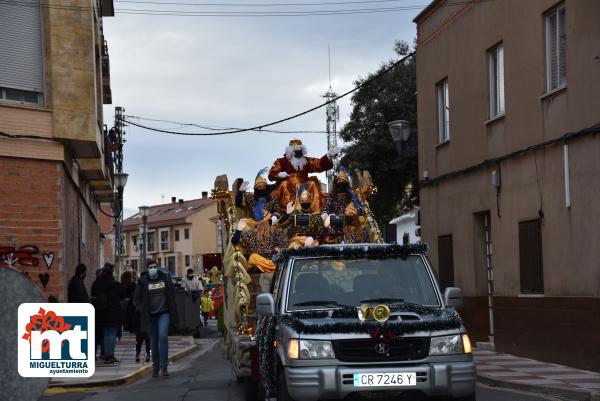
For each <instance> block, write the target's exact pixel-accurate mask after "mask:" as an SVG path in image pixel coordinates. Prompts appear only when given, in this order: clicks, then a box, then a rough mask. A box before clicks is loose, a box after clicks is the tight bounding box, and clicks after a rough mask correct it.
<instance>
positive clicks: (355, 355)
mask: <svg viewBox="0 0 600 401" xmlns="http://www.w3.org/2000/svg"><path fill="white" fill-rule="evenodd" d="M380 343H383V344H385V342H383V341H381V342H380V341H374V340H372V339H360V340H336V341H333V350H334V351H335V356H336V358H337V359H338V360H339V361H341V362H386V361H415V360H420V359H424V358H426V357H427V355H429V338H428V337H408V338H403V337H400V338H397V339H396V340H395V341H394V342H392V343H390V344H386V345H388V346H389V351H388V352H387V353H379V352H377V351H376V347H377V345H378V344H380Z"/></svg>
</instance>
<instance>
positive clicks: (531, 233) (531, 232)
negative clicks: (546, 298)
mask: <svg viewBox="0 0 600 401" xmlns="http://www.w3.org/2000/svg"><path fill="white" fill-rule="evenodd" d="M519 266H520V269H521V293H522V294H543V293H544V267H543V263H542V225H541V221H540V220H539V219H536V220H530V221H523V222H521V223H519Z"/></svg>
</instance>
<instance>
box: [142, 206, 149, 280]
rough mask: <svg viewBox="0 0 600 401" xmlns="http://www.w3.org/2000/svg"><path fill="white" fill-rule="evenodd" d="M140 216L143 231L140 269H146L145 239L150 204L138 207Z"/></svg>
mask: <svg viewBox="0 0 600 401" xmlns="http://www.w3.org/2000/svg"><path fill="white" fill-rule="evenodd" d="M139 211H140V216H142V226H143V230H144V232H143V233H142V248H143V249H142V268H141V269H140V270H141V271H144V269H146V241H147V235H146V234H147V233H148V224H147V222H148V216H149V215H150V206H140V207H139Z"/></svg>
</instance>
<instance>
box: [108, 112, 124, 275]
mask: <svg viewBox="0 0 600 401" xmlns="http://www.w3.org/2000/svg"><path fill="white" fill-rule="evenodd" d="M124 112H125V109H124V108H122V107H119V106H117V107H115V125H114V127H113V128H112V130H111V131H113V132H112V133H111V134H110V136H111V146H112V149H111V151H112V154H113V167H114V185H115V189H116V199H115V201H114V203H113V216H115V217H114V219H115V223H114V224H115V247H114V249H115V250H114V252H115V255H114V260H115V265H116V266H115V268H116V271H117V274H118V276H120V275H121V273H122V270H123V267H122V264H123V261H122V260H121V259H122V258H121V257H122V255H123V253H124V251H125V250H124V249H123V240H122V236H123V189H124V188H125V183H126V182H127V176H128V175H127V174H124V173H123V142H124V141H123V136H124V135H125V130H124V127H125V123H124V122H123V113H124Z"/></svg>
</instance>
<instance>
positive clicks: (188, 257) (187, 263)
mask: <svg viewBox="0 0 600 401" xmlns="http://www.w3.org/2000/svg"><path fill="white" fill-rule="evenodd" d="M189 266H190V255H185V267H189Z"/></svg>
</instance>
